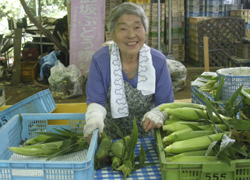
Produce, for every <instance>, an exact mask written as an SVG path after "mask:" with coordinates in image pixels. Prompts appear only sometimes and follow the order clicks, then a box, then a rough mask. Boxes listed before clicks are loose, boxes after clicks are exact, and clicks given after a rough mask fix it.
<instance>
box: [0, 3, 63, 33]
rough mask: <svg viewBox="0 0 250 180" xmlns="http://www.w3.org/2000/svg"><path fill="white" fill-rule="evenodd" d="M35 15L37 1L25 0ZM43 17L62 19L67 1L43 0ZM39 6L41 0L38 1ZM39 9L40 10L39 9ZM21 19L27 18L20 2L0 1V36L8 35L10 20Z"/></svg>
mask: <svg viewBox="0 0 250 180" xmlns="http://www.w3.org/2000/svg"><path fill="white" fill-rule="evenodd" d="M24 1H25V2H26V4H27V6H28V7H29V8H30V11H31V12H32V13H33V15H34V16H35V15H36V0H24ZM40 4H41V16H47V17H56V18H62V17H63V16H64V15H65V14H66V12H67V7H66V0H41V1H40ZM37 5H38V6H39V0H37ZM38 9H39V8H38ZM13 14H14V17H15V19H21V18H23V17H27V15H26V14H25V11H24V10H23V7H22V5H21V2H20V0H1V1H0V34H6V33H8V19H9V18H11V17H13Z"/></svg>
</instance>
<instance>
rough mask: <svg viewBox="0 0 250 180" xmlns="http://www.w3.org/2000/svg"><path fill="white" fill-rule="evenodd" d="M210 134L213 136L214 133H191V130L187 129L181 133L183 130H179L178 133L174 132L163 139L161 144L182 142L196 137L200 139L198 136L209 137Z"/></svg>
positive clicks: (208, 131) (207, 131)
mask: <svg viewBox="0 0 250 180" xmlns="http://www.w3.org/2000/svg"><path fill="white" fill-rule="evenodd" d="M184 130H185V129H184ZM210 134H214V131H213V130H205V131H193V130H189V129H187V130H186V131H184V132H183V130H180V131H176V132H174V133H172V134H170V135H168V136H166V137H164V138H163V143H173V142H176V141H182V140H186V139H191V138H196V137H200V136H206V135H210Z"/></svg>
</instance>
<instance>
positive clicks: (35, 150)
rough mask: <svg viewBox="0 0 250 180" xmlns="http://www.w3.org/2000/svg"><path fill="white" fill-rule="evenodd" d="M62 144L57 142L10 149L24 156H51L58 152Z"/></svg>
mask: <svg viewBox="0 0 250 180" xmlns="http://www.w3.org/2000/svg"><path fill="white" fill-rule="evenodd" d="M62 144H63V141H56V142H50V143H44V144H35V145H30V146H23V147H8V149H9V150H10V151H12V152H14V153H16V154H20V155H23V156H49V155H51V154H54V153H56V152H58V151H59V149H60V147H61V146H62Z"/></svg>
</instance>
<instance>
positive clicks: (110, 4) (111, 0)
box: [105, 0, 123, 41]
mask: <svg viewBox="0 0 250 180" xmlns="http://www.w3.org/2000/svg"><path fill="white" fill-rule="evenodd" d="M122 2H123V0H106V5H105V6H106V9H105V41H109V40H112V37H111V35H110V33H109V32H108V29H107V24H108V18H109V14H110V11H111V10H112V9H113V8H114V7H115V6H117V5H119V4H121V3H122Z"/></svg>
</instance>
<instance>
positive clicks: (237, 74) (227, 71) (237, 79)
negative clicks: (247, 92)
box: [216, 67, 250, 102]
mask: <svg viewBox="0 0 250 180" xmlns="http://www.w3.org/2000/svg"><path fill="white" fill-rule="evenodd" d="M249 72H250V67H234V68H223V69H218V70H217V71H216V73H217V75H218V77H219V81H218V83H220V81H221V79H222V77H223V75H225V79H224V85H223V87H222V90H221V100H226V101H228V100H229V99H230V98H231V97H232V95H233V94H234V93H235V91H236V90H237V89H238V88H239V87H240V86H241V85H242V84H243V83H244V86H243V88H250V73H249ZM240 99H241V97H240V96H239V97H238V98H237V99H236V102H237V101H239V100H240Z"/></svg>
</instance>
